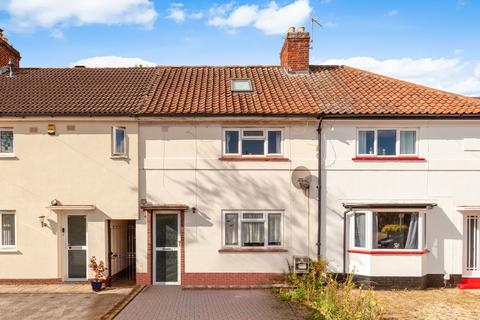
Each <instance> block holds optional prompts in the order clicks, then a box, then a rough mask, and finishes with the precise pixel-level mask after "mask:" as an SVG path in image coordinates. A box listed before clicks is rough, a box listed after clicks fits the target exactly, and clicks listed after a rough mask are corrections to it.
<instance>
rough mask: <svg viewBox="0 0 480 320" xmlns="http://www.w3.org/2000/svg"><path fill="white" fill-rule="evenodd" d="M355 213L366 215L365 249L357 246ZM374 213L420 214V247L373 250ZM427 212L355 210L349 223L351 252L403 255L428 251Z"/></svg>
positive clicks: (418, 229)
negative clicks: (404, 253) (403, 253)
mask: <svg viewBox="0 0 480 320" xmlns="http://www.w3.org/2000/svg"><path fill="white" fill-rule="evenodd" d="M355 213H365V232H366V233H365V247H356V246H355V218H354V217H355V215H354V214H355ZM374 213H391V214H399V213H418V227H417V232H418V235H417V236H418V246H417V248H414V249H412V248H405V249H389V248H373V214H374ZM426 214H427V213H426V210H419V209H404V208H402V209H382V210H371V211H370V210H353V211H352V214H350V223H349V227H350V228H349V229H350V230H349V232H348V234H349V237H350V240H349V242H348V243H349V248H350V249H351V250H359V251H366V252H373V253H375V252H382V253H392V254H394V253H402V252H422V251H424V250H425V249H426V225H425V221H426V218H425V217H426Z"/></svg>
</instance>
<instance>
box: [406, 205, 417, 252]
mask: <svg viewBox="0 0 480 320" xmlns="http://www.w3.org/2000/svg"><path fill="white" fill-rule="evenodd" d="M405 249H418V213H412V214H411V218H410V224H409V226H408V234H407V241H406V242H405Z"/></svg>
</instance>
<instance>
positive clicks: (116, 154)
mask: <svg viewBox="0 0 480 320" xmlns="http://www.w3.org/2000/svg"><path fill="white" fill-rule="evenodd" d="M117 130H122V131H123V150H124V152H123V153H120V152H117V150H116V147H117V135H116V133H117ZM127 147H128V144H127V128H126V127H124V126H113V127H112V157H115V158H126V157H128V149H127Z"/></svg>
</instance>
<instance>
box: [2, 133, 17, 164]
mask: <svg viewBox="0 0 480 320" xmlns="http://www.w3.org/2000/svg"><path fill="white" fill-rule="evenodd" d="M0 132H11V133H12V152H1V151H0V158H2V157H13V156H15V133H14V132H13V128H3V127H2V128H0ZM0 135H1V134H0Z"/></svg>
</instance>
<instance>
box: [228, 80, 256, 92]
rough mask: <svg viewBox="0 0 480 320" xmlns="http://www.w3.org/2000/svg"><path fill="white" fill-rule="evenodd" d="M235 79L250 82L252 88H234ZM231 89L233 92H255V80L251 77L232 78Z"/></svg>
mask: <svg viewBox="0 0 480 320" xmlns="http://www.w3.org/2000/svg"><path fill="white" fill-rule="evenodd" d="M235 81H248V82H249V83H250V89H248V90H237V89H235V88H234V84H233V83H234V82H235ZM230 91H231V92H233V93H249V92H253V81H252V79H250V78H231V79H230Z"/></svg>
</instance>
